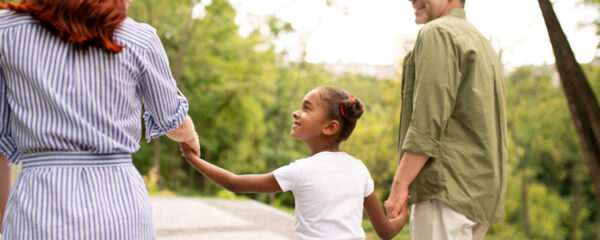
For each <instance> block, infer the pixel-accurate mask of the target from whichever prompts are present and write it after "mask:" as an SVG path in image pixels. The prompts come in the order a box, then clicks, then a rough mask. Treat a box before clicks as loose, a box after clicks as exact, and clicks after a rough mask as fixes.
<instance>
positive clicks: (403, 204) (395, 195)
mask: <svg viewBox="0 0 600 240" xmlns="http://www.w3.org/2000/svg"><path fill="white" fill-rule="evenodd" d="M394 190H395V189H394V188H392V192H391V193H390V197H389V198H388V200H387V201H385V202H384V203H383V206H384V207H385V211H386V213H387V217H388V219H394V218H397V217H398V216H401V215H404V214H408V202H409V199H410V196H409V195H408V186H405V187H403V186H399V191H394Z"/></svg>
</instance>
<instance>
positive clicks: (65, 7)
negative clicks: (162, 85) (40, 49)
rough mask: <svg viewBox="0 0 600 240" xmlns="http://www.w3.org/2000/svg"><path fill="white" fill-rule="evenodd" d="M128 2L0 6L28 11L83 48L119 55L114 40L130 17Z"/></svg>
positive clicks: (46, 0) (58, 0) (27, 1)
mask: <svg viewBox="0 0 600 240" xmlns="http://www.w3.org/2000/svg"><path fill="white" fill-rule="evenodd" d="M126 1H128V0H21V2H20V3H18V4H14V3H7V4H1V3H0V9H3V8H5V9H12V10H15V11H18V12H26V13H29V14H31V15H32V16H33V17H34V18H36V19H37V20H38V21H40V22H41V23H42V24H43V25H44V26H45V27H47V28H48V29H49V30H50V31H52V32H53V33H54V34H56V35H57V36H58V37H60V38H61V39H63V40H64V41H67V42H70V43H73V44H75V45H76V46H78V47H81V48H84V49H85V48H87V47H88V46H96V47H101V48H104V49H106V50H107V51H109V52H113V53H118V52H121V50H122V49H123V48H124V47H125V46H121V45H119V44H117V43H116V42H115V40H114V39H113V34H114V32H115V30H116V29H117V28H118V27H119V24H121V22H123V21H124V20H125V18H127V3H126Z"/></svg>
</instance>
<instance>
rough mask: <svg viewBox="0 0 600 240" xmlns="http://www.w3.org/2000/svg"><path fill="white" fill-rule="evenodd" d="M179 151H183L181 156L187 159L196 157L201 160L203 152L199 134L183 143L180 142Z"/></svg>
mask: <svg viewBox="0 0 600 240" xmlns="http://www.w3.org/2000/svg"><path fill="white" fill-rule="evenodd" d="M179 149H180V150H181V155H182V156H184V157H185V158H188V156H190V157H191V156H196V157H198V158H200V155H201V151H200V142H199V141H198V134H197V133H196V132H194V135H193V137H192V138H189V139H188V140H185V141H183V142H179Z"/></svg>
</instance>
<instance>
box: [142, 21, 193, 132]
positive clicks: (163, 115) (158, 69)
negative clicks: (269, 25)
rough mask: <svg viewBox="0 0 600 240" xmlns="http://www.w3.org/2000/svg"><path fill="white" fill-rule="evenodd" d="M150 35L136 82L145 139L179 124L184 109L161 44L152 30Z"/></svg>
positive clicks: (185, 108) (182, 99) (185, 102)
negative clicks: (141, 68)
mask: <svg viewBox="0 0 600 240" xmlns="http://www.w3.org/2000/svg"><path fill="white" fill-rule="evenodd" d="M151 35H152V37H151V39H150V42H149V46H148V50H147V51H146V56H145V58H144V63H143V64H144V68H143V73H142V75H141V79H140V83H139V84H140V91H141V94H142V98H143V101H144V108H145V112H144V122H145V124H146V139H147V140H148V142H149V141H150V140H151V139H152V138H155V137H159V136H161V135H163V134H165V133H167V132H169V131H172V130H174V129H176V128H177V127H179V125H181V123H182V122H183V120H184V119H185V116H186V115H187V112H188V102H187V99H186V98H185V97H184V96H183V94H181V92H180V91H179V89H178V88H177V85H176V83H175V79H174V78H173V75H172V74H171V69H170V68H169V60H168V58H167V54H166V52H165V50H164V48H163V46H162V43H161V42H160V39H159V38H158V36H157V35H156V33H155V32H153V33H152V34H151Z"/></svg>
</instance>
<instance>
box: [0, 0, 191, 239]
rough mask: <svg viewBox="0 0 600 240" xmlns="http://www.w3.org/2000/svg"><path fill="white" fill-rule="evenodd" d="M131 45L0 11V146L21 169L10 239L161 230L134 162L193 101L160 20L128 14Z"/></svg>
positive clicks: (6, 235)
mask: <svg viewBox="0 0 600 240" xmlns="http://www.w3.org/2000/svg"><path fill="white" fill-rule="evenodd" d="M115 40H116V41H117V42H118V43H119V44H121V45H125V46H126V48H124V49H123V52H121V53H118V54H111V53H107V52H106V51H105V50H103V49H99V48H94V47H91V48H89V49H87V50H86V51H81V50H77V49H76V48H74V46H73V45H71V44H69V43H66V42H64V41H62V40H60V39H59V38H57V37H55V36H54V35H53V34H52V33H51V32H49V31H48V30H47V29H46V28H44V27H43V26H42V25H41V24H40V23H39V22H38V21H36V20H35V19H33V18H32V17H30V16H29V15H28V14H22V13H16V12H13V11H11V10H0V116H1V119H0V152H1V153H2V154H3V155H5V156H7V157H8V158H9V161H10V162H11V163H12V164H16V163H18V162H22V164H23V170H22V172H21V175H20V176H19V178H18V180H17V182H16V184H15V185H14V187H13V188H12V190H11V193H10V197H9V201H8V206H7V208H6V214H5V217H4V226H3V228H2V238H3V239H10V240H13V239H155V238H156V231H155V229H154V226H153V223H152V211H151V207H150V202H149V198H148V193H147V189H146V187H145V184H144V182H143V180H142V179H141V177H140V174H139V172H138V171H137V170H136V168H135V167H134V166H133V165H132V163H131V153H133V152H135V151H137V150H138V149H139V141H140V137H141V131H142V126H141V118H140V117H141V116H142V102H141V99H143V100H144V108H145V113H144V115H143V117H144V119H145V124H146V139H151V138H154V137H157V136H160V135H163V134H164V133H166V132H168V131H170V130H173V129H175V128H177V127H178V126H179V125H180V124H181V122H182V121H183V119H184V118H185V116H186V115H187V110H188V105H187V100H186V99H185V98H184V97H183V96H182V95H181V94H180V92H179V90H178V89H177V86H176V85H175V81H174V79H173V77H172V75H171V73H170V69H169V63H168V59H167V56H166V53H165V50H164V48H163V47H162V44H161V42H160V39H159V38H158V36H157V35H156V31H155V29H154V28H152V27H150V26H149V25H146V24H140V23H137V22H135V21H133V20H132V19H129V18H128V19H126V20H125V21H124V22H123V23H122V24H121V26H120V28H119V29H118V30H117V32H115Z"/></svg>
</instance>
